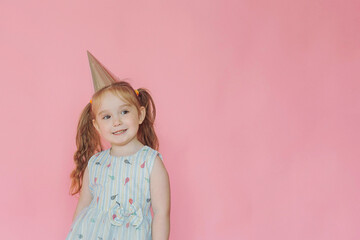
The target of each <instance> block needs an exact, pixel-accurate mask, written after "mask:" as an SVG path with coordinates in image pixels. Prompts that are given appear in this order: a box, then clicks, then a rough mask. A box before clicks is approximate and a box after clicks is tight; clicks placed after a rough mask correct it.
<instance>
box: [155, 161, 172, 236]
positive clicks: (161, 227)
mask: <svg viewBox="0 0 360 240" xmlns="http://www.w3.org/2000/svg"><path fill="white" fill-rule="evenodd" d="M150 179H151V180H150V192H151V204H152V209H153V212H154V219H153V222H152V230H151V231H152V239H153V240H168V239H169V234H170V183H169V176H168V173H167V171H166V168H165V166H164V164H163V162H162V161H161V159H160V158H159V156H157V157H156V159H155V162H154V166H153V169H152V171H151V175H150Z"/></svg>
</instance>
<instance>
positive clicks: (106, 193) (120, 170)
mask: <svg viewBox="0 0 360 240" xmlns="http://www.w3.org/2000/svg"><path fill="white" fill-rule="evenodd" d="M156 156H159V157H160V159H161V160H162V156H161V154H160V153H159V152H157V151H156V150H154V149H152V148H150V147H149V146H146V145H145V146H143V147H142V148H141V149H140V150H139V151H138V152H136V153H135V154H133V155H129V156H121V157H115V156H111V155H110V149H107V150H104V151H102V152H100V153H97V154H96V155H94V156H92V157H91V158H90V160H89V162H88V169H89V188H90V191H91V193H92V195H93V199H92V201H91V203H90V205H89V206H88V207H86V208H85V209H83V210H82V211H81V212H80V213H79V214H78V216H77V217H76V219H75V220H74V222H73V223H72V225H71V229H70V231H69V234H68V236H67V238H66V239H68V240H70V239H71V240H73V239H86V240H95V239H96V240H101V239H102V240H118V239H122V240H132V239H134V240H151V222H152V216H151V212H150V206H151V196H150V173H151V170H152V167H153V165H154V161H155V158H156Z"/></svg>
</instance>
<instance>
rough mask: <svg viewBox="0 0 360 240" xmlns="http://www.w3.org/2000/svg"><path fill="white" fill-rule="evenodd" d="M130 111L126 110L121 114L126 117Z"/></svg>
mask: <svg viewBox="0 0 360 240" xmlns="http://www.w3.org/2000/svg"><path fill="white" fill-rule="evenodd" d="M128 112H129V111H128V110H124V111H121V114H122V115H125V114H127V113H128Z"/></svg>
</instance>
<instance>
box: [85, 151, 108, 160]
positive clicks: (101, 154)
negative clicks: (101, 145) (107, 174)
mask: <svg viewBox="0 0 360 240" xmlns="http://www.w3.org/2000/svg"><path fill="white" fill-rule="evenodd" d="M108 151H109V149H106V150H103V151H101V152H98V153H95V154H94V155H92V157H91V158H90V159H89V163H93V162H97V163H98V162H101V161H102V160H104V159H106V156H107V154H108Z"/></svg>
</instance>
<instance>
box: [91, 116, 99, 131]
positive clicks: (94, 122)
mask: <svg viewBox="0 0 360 240" xmlns="http://www.w3.org/2000/svg"><path fill="white" fill-rule="evenodd" d="M92 124H93V126H94V127H95V129H96V130H97V131H98V132H99V126H98V124H97V122H96V121H95V119H93V120H92Z"/></svg>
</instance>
